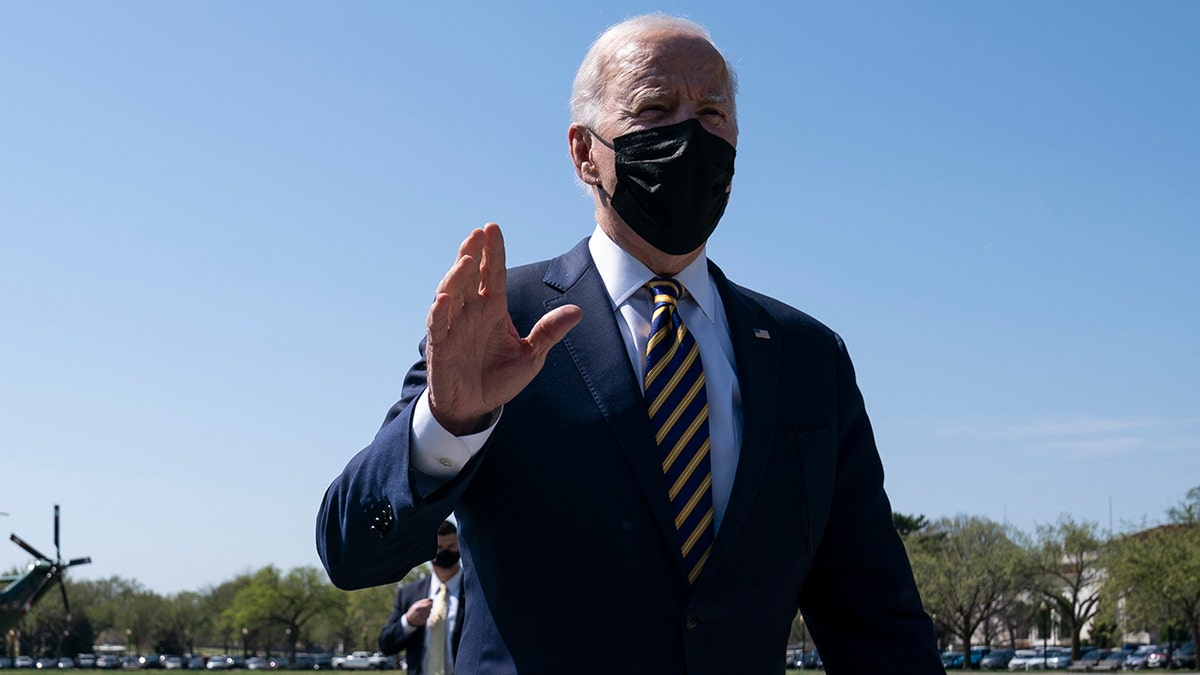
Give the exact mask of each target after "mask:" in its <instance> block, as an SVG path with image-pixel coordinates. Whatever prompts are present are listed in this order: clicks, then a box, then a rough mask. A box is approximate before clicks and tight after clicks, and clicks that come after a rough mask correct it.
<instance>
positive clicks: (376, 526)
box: [364, 498, 394, 538]
mask: <svg viewBox="0 0 1200 675" xmlns="http://www.w3.org/2000/svg"><path fill="white" fill-rule="evenodd" d="M364 507H365V509H366V512H367V519H368V520H369V521H370V524H371V525H370V527H371V531H372V532H374V533H375V534H377V535H379V537H381V538H382V537H384V536H386V535H387V533H388V531H389V530H391V529H392V523H393V520H394V517H393V516H392V503H391V502H389V501H388V500H386V499H383V498H380V499H372V500H371V501H369V502H367V503H366V504H365V505H364Z"/></svg>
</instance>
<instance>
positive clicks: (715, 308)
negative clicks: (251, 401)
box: [411, 226, 742, 530]
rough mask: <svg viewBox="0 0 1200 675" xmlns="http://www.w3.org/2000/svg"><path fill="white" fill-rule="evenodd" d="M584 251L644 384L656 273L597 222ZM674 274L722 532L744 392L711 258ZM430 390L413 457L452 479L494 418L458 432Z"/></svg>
mask: <svg viewBox="0 0 1200 675" xmlns="http://www.w3.org/2000/svg"><path fill="white" fill-rule="evenodd" d="M588 249H589V251H590V252H591V254H592V259H593V260H594V261H595V263H596V269H597V271H598V272H599V273H600V278H601V280H603V282H604V288H605V290H606V291H607V292H608V296H609V300H610V301H611V303H612V311H613V312H614V313H615V314H616V319H617V325H618V326H619V327H620V328H621V338H622V340H624V342H625V349H626V351H627V352H628V354H629V362H630V364H631V365H632V366H633V372H634V373H636V374H637V378H638V384H639V385H641V383H642V377H643V375H644V372H643V371H644V370H645V367H646V342H647V341H648V340H649V335H650V317H651V313H652V310H653V299H652V298H651V296H650V291H649V290H648V289H646V288H645V284H646V282H648V281H650V280H651V279H653V278H654V276H655V275H654V273H653V272H652V271H651V270H650V268H648V267H646V266H645V265H644V264H642V263H641V262H640V261H639V260H638V259H637V258H634V257H633V256H632V255H630V254H629V253H628V252H627V251H625V250H624V249H622V248H621V247H620V246H617V244H616V243H614V242H613V241H612V240H611V239H609V238H608V235H606V234H605V233H604V231H603V230H601V229H600V227H599V226H597V227H596V229H595V231H593V232H592V236H591V238H590V239H589V240H588ZM674 278H675V280H676V281H678V282H679V283H681V284H682V285H683V287H684V289H685V292H684V295H683V297H682V298H680V300H679V303H678V306H679V314H680V317H681V318H682V320H683V323H684V324H685V325H686V326H687V327H688V330H689V331H691V333H692V335H693V336H694V337H695V338H696V343H697V345H699V347H700V359H701V361H702V362H703V364H704V381H705V390H706V393H707V395H708V432H709V437H710V445H711V449H710V453H711V457H712V473H713V478H712V491H713V523H714V525H715V527H716V528H717V530H720V528H721V520H722V518H723V517H724V515H725V507H726V506H728V505H729V495H730V492H732V490H733V478H734V474H735V473H736V471H737V460H738V450H739V448H740V447H741V440H742V439H741V434H742V395H741V390H740V389H739V387H738V380H737V367H736V364H735V362H734V356H733V341H732V339H731V338H730V336H729V322H728V321H727V320H726V318H725V307H724V305H722V303H721V297H720V295H719V294H718V292H717V287H716V284H715V283H714V282H713V279H712V276H711V275H709V273H708V258H707V257H706V256H705V255H704V254H703V253H702V254H701V255H699V256H697V258H696V260H694V261H692V264H691V265H688V266H687V267H686V268H685V269H684V270H683V271H681V272H680V273H679V274H677V275H675V277H674ZM428 391H429V390H428V389H426V390H425V392H422V394H421V396H420V397H419V398H418V399H417V403H416V408H414V410H413V417H412V420H413V421H412V432H413V442H412V447H411V455H412V462H413V466H414V467H415V468H416V469H417V470H418V471H419V472H421V473H424V474H426V475H428V476H430V477H431V478H434V479H438V480H442V481H444V480H449V479H450V478H452V477H454V476H455V475H457V474H458V472H459V471H460V470H461V469H462V467H463V466H464V465H465V464H466V463H467V461H468V460H470V459H471V457H472V456H474V454H475V453H476V452H478V451H479V450H480V449H482V448H483V445H484V444H485V443H486V442H487V439H488V437H489V436H490V435H491V433H492V429H494V428H495V423H496V422H498V421H499V417H497V419H496V420H495V421H493V423H492V426H490V427H489V428H487V429H485V430H484V431H482V432H479V433H477V434H472V435H470V436H461V437H456V436H454V435H453V434H451V433H450V432H448V431H446V430H445V429H444V428H443V427H442V425H440V424H438V422H437V420H435V419H434V418H433V413H432V412H430V410H429V398H428Z"/></svg>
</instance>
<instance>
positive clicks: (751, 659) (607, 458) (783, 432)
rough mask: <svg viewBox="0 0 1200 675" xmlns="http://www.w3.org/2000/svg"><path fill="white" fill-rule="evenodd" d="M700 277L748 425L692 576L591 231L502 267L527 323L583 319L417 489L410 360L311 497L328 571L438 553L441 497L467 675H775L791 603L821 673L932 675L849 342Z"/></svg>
mask: <svg viewBox="0 0 1200 675" xmlns="http://www.w3.org/2000/svg"><path fill="white" fill-rule="evenodd" d="M710 271H711V272H712V274H713V275H714V278H715V279H716V284H717V286H718V288H719V291H720V296H721V301H722V302H723V303H724V307H725V312H726V315H727V317H728V321H729V329H730V333H731V335H732V338H733V345H734V352H735V356H736V361H737V372H738V382H739V386H740V389H741V393H742V399H743V400H742V402H741V408H742V415H743V435H742V446H741V449H740V456H739V459H738V465H737V469H736V473H735V478H734V485H733V490H732V493H731V495H730V500H729V505H728V508H727V510H726V513H725V517H724V520H723V522H722V525H721V530H720V532H718V534H717V538H716V542H715V543H714V546H713V550H712V553H711V555H710V557H709V559H708V561H707V563H706V564H705V566H704V569H703V572H702V573H701V575H700V577H699V578H698V579H697V580H696V583H695V585H694V586H690V587H689V585H688V582H687V575H686V573H685V571H684V569H683V563H682V560H681V557H680V554H679V550H678V547H677V546H675V544H674V542H675V534H674V526H673V524H672V517H671V515H670V514H671V511H670V506H669V503H668V500H667V496H666V488H665V486H664V481H663V476H662V472H661V470H660V468H659V459H658V450H657V447H656V446H655V443H654V434H653V432H652V431H651V428H650V422H649V417H648V415H647V413H646V404H645V400H644V397H643V395H642V392H641V390H640V389H639V387H638V384H637V378H636V375H635V373H634V372H633V369H632V366H631V364H630V362H629V357H628V356H627V352H626V349H625V346H624V342H623V341H622V339H621V335H620V333H619V329H618V326H617V321H616V318H615V315H614V311H613V308H612V305H611V302H610V301H609V298H608V296H607V294H606V292H605V289H604V285H603V283H602V281H601V279H600V275H599V273H598V272H597V270H596V267H595V265H594V263H593V262H592V259H591V255H590V254H589V252H588V248H587V242H586V240H585V241H583V242H581V243H580V244H579V245H577V246H576V247H575V248H573V249H572V250H571V251H569V252H568V253H566V254H565V255H563V256H560V257H558V258H555V259H553V260H549V261H544V262H541V263H536V264H533V265H527V266H523V267H518V268H514V269H512V270H510V271H509V276H508V303H509V313H510V314H511V316H512V319H513V322H514V323H515V325H516V329H517V331H518V332H520V334H522V335H526V334H528V332H529V330H530V328H531V327H532V326H533V324H534V322H535V321H537V319H538V318H540V317H541V316H542V315H543V314H544V313H545V312H547V311H548V310H550V309H553V308H555V307H559V306H562V305H565V304H575V305H578V306H579V307H581V308H582V309H583V320H582V321H581V323H580V324H579V325H578V326H576V327H575V328H574V329H572V330H571V332H570V333H568V334H567V336H566V337H565V338H564V339H563V341H562V342H561V343H560V344H558V345H556V346H555V347H554V348H553V349H552V350H550V352H549V355H548V356H547V359H546V363H545V366H544V367H543V369H542V371H541V372H540V373H539V374H538V376H537V377H536V378H535V379H534V380H533V382H532V383H531V384H530V385H529V386H528V387H527V388H526V389H525V390H524V391H522V392H521V393H520V394H519V395H518V396H517V397H516V398H514V399H513V400H512V401H511V402H509V403H508V404H507V405H506V406H505V408H504V413H503V415H502V417H501V419H500V421H499V423H498V424H497V426H496V428H495V430H494V431H493V433H492V435H491V437H490V439H489V441H488V443H487V444H486V445H485V446H484V449H483V450H482V451H480V453H479V454H478V455H476V456H475V457H474V458H473V459H472V460H471V462H469V463H468V465H467V466H466V467H465V468H464V469H463V470H462V472H461V473H460V474H459V475H458V476H457V477H455V478H454V479H452V480H451V481H449V482H448V483H446V484H445V485H443V486H442V487H440V488H439V489H437V490H436V491H434V492H433V493H432V494H429V495H427V496H425V497H422V496H421V494H420V493H418V492H417V491H416V490H415V489H414V481H413V472H414V471H415V470H414V469H413V468H412V467H411V465H410V462H409V436H410V420H411V415H412V410H411V406H410V404H411V403H412V401H413V400H414V399H415V398H416V397H417V396H418V395H419V394H420V392H421V391H422V390H423V389H424V387H425V364H424V361H418V362H417V364H416V365H415V366H413V367H412V369H411V370H409V372H408V375H407V377H406V378H405V382H404V388H403V392H402V399H401V401H400V402H399V403H397V404H396V405H395V406H394V407H393V408H392V409H391V410H390V411H389V413H388V415H387V417H386V420H385V422H384V425H383V427H382V428H381V429H380V431H379V432H378V434H377V435H376V437H375V440H374V442H373V443H371V445H370V446H368V447H367V448H366V449H364V450H363V451H361V452H360V453H359V454H358V455H356V456H355V457H354V458H353V459H351V460H350V462H349V464H348V465H347V466H346V468H345V470H344V471H343V473H342V474H341V476H340V477H338V478H337V479H336V480H335V481H334V482H333V484H332V485H331V486H330V487H329V490H328V491H327V492H326V495H325V499H324V501H323V503H322V506H321V509H320V513H319V515H318V520H317V548H318V551H319V553H320V555H321V559H322V561H323V562H324V564H325V567H326V570H327V571H328V572H329V576H330V579H331V580H332V581H333V582H334V584H336V585H338V586H340V587H342V588H362V587H366V586H372V585H378V584H386V583H393V582H395V581H397V580H398V579H400V578H401V577H402V576H403V575H404V574H405V573H406V572H407V571H408V570H409V569H410V568H412V567H414V566H416V565H417V564H420V563H421V562H423V561H426V560H429V559H430V558H431V557H432V556H433V553H434V549H435V537H434V533H435V532H436V530H437V527H438V525H440V524H441V522H442V521H443V520H444V519H445V518H446V517H447V515H449V514H450V512H451V511H452V510H453V511H454V512H455V514H456V516H457V519H458V523H459V542H460V547H461V549H462V553H463V561H464V566H465V569H466V575H465V576H466V586H465V587H464V596H466V597H469V598H470V602H471V605H472V611H471V614H470V616H469V617H468V618H467V620H466V622H465V626H464V628H463V636H462V643H461V644H460V646H459V653H458V661H457V671H456V672H457V673H459V675H470V674H474V673H486V674H487V675H496V674H500V675H504V674H509V673H521V674H522V675H529V674H533V673H546V674H554V675H558V674H561V673H582V674H586V673H593V672H594V673H608V672H611V670H612V668H613V667H614V664H613V663H612V661H611V659H610V658H607V657H605V658H596V656H595V655H597V654H607V655H612V654H620V655H622V658H624V659H627V662H625V663H621V664H617V666H616V667H617V668H618V669H619V670H624V671H627V672H635V673H654V674H655V675H675V674H678V675H682V674H684V673H688V674H690V675H701V674H704V673H720V674H721V675H728V674H729V673H738V674H739V675H757V674H760V673H761V674H766V673H775V674H778V673H782V672H783V669H784V658H783V655H784V652H785V647H786V645H787V642H788V636H789V629H790V626H791V623H792V620H793V618H794V616H795V613H796V609H797V607H799V608H801V609H802V610H803V611H804V614H805V617H806V623H807V626H808V628H809V630H810V631H811V633H812V635H813V639H814V640H815V642H816V643H817V645H818V646H819V648H820V650H821V656H822V659H823V660H824V662H825V664H826V667H827V669H828V671H829V672H830V673H835V674H836V673H839V672H840V673H854V672H866V673H871V672H887V673H914V674H915V673H921V674H924V673H941V672H943V669H942V666H941V662H940V660H939V658H938V654H937V648H936V645H935V640H934V633H933V628H932V625H931V622H930V621H929V618H928V617H927V616H926V614H925V613H924V611H923V610H922V608H921V602H920V598H919V596H918V594H917V589H916V587H915V584H914V583H913V578H912V572H911V569H910V567H909V564H908V559H907V556H906V554H905V551H904V548H903V545H902V544H901V542H900V539H899V537H898V535H897V534H896V531H895V529H894V527H893V525H892V512H891V506H890V505H889V503H888V499H887V497H886V495H885V494H884V490H883V468H882V464H881V462H880V459H879V455H878V452H877V450H876V447H875V441H874V437H873V434H872V431H871V426H870V422H869V421H868V419H867V414H866V410H865V409H864V405H863V400H862V397H861V395H860V393H859V390H858V386H857V384H856V383H855V377H854V370H853V367H852V366H851V363H850V358H849V356H848V355H847V353H846V350H845V347H844V345H843V344H842V341H841V339H840V338H839V337H838V336H837V335H836V334H835V333H833V332H832V331H831V330H829V329H828V328H826V327H825V326H823V325H821V324H820V323H818V322H817V321H815V320H814V319H812V318H811V317H809V316H808V315H806V314H804V313H802V312H800V311H798V310H796V309H793V308H791V307H788V306H786V305H784V304H782V303H780V302H778V301H776V300H773V299H771V298H768V297H766V296H763V295H760V294H758V293H754V292H752V291H749V290H747V289H744V288H741V287H739V286H736V285H734V284H732V283H730V282H729V281H728V280H726V279H725V277H724V275H723V274H722V273H721V271H720V270H719V269H718V268H717V267H716V266H715V265H712V264H711V263H710ZM761 331H766V333H765V335H764V334H763V333H762V332H761ZM756 332H757V335H756ZM766 336H769V338H768V337H766Z"/></svg>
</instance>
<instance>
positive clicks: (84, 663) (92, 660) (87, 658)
mask: <svg viewBox="0 0 1200 675" xmlns="http://www.w3.org/2000/svg"><path fill="white" fill-rule="evenodd" d="M75 665H76V666H78V667H80V668H95V667H96V655H95V654H76V655H75Z"/></svg>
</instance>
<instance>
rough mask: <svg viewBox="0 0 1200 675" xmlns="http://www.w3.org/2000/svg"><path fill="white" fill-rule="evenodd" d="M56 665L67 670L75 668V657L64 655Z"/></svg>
mask: <svg viewBox="0 0 1200 675" xmlns="http://www.w3.org/2000/svg"><path fill="white" fill-rule="evenodd" d="M55 665H56V666H57V667H58V669H59V670H66V669H68V668H74V667H75V659H73V658H71V657H69V656H64V657H62V658H60V659H59V660H58V663H57V664H55Z"/></svg>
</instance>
